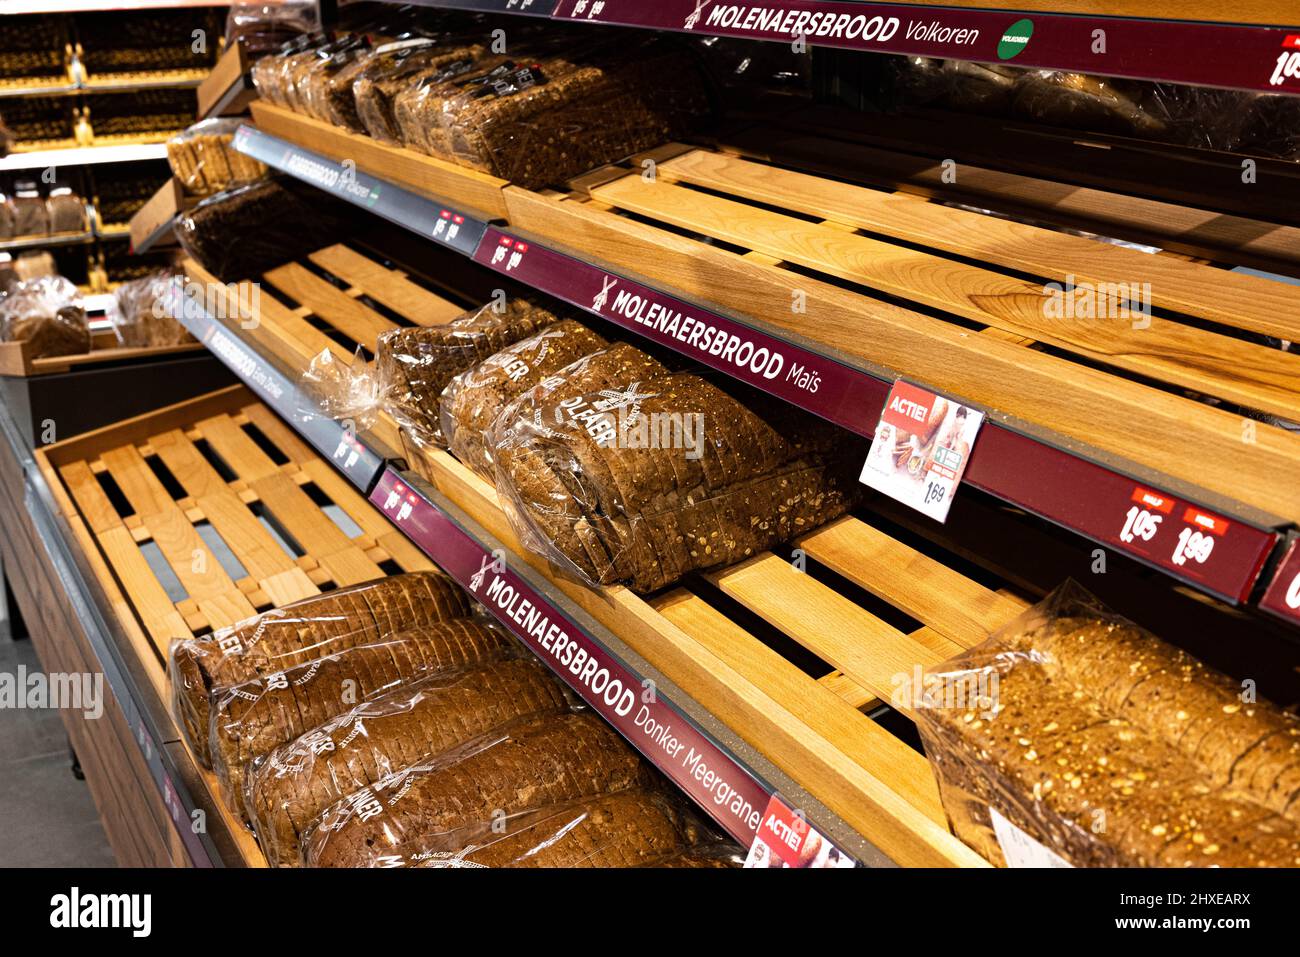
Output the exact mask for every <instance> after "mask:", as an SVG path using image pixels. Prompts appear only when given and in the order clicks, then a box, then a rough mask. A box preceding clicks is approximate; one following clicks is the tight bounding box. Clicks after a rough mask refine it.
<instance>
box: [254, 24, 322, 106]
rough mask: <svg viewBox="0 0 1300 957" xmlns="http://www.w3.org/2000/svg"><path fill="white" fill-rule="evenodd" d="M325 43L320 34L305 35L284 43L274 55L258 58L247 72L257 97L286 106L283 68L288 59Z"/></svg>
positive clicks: (286, 92)
mask: <svg viewBox="0 0 1300 957" xmlns="http://www.w3.org/2000/svg"><path fill="white" fill-rule="evenodd" d="M324 42H325V36H324V34H321V33H313V34H306V35H303V36H300V37H295V38H294V39H291V40H287V41H285V42H284V43H283V44H282V45H281V46H280V48H279V50H277V51H276V52H275V53H272V54H269V55H267V56H263V57H259V58H258V59H257V61H256V62H254V63H253V67H252V69H251V70H250V71H249V73H250V75H251V77H252V80H253V87H254V88H255V89H256V90H257V95H258V96H259V97H261V98H262V99H263V100H266V101H267V102H268V103H274V104H275V105H276V106H287V105H288V90H287V82H288V80H287V77H286V74H285V67H286V66H287V65H288V61H289V58H290V57H293V56H295V55H297V54H299V53H302V52H304V51H306V50H307V49H309V48H311V47H314V46H319V45H320V44H322V43H324Z"/></svg>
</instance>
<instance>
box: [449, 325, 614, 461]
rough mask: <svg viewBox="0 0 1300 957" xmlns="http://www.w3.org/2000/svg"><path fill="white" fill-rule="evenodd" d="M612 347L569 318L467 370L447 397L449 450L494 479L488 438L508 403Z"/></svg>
mask: <svg viewBox="0 0 1300 957" xmlns="http://www.w3.org/2000/svg"><path fill="white" fill-rule="evenodd" d="M606 344H607V343H606V342H605V339H604V338H603V337H601V336H600V335H598V334H596V333H595V332H592V331H591V330H590V329H588V328H587V327H586V326H584V325H583V324H582V323H580V322H575V321H574V320H572V319H564V320H562V321H560V322H557V323H555V324H554V325H551V326H548V327H546V328H545V329H543V330H542V331H541V332H539V333H537V334H536V335H534V336H529V337H528V338H527V339H521V340H520V341H519V342H516V343H515V344H514V345H511V346H507V347H506V348H504V349H502V350H501V351H500V352H498V353H496V354H495V355H492V356H489V357H488V358H487V359H485V360H484V361H483V362H481V363H479V364H478V365H476V366H474V367H473V368H470V369H467V370H465V371H464V372H462V373H461V374H460V375H458V376H456V378H454V379H452V380H451V382H450V383H448V385H447V388H446V389H444V390H443V393H442V398H441V403H440V408H441V410H442V415H441V420H442V434H443V438H445V439H446V441H447V448H449V449H450V450H451V451H452V453H453V454H454V455H455V456H456V457H457V458H458V459H460V460H461V461H462V462H464V463H465V464H466V465H468V466H469V467H470V468H471V469H473V470H474V471H475V472H477V473H478V474H480V475H482V476H484V477H485V478H488V479H491V478H492V455H491V452H490V451H489V449H488V448H487V445H486V443H485V442H484V440H483V434H484V433H485V432H486V431H487V430H488V429H489V428H490V427H491V426H492V423H493V422H494V421H495V420H496V417H497V416H498V415H499V414H500V413H501V410H502V409H503V408H505V406H506V404H507V403H508V402H509V401H510V400H511V399H513V398H514V397H515V396H517V395H519V394H520V393H522V392H524V391H526V390H528V389H531V388H532V387H533V386H535V385H537V383H539V382H541V381H542V380H543V379H545V378H546V377H547V376H549V375H551V374H552V373H554V372H558V371H559V370H560V369H563V368H565V367H566V366H568V365H571V364H572V363H573V362H575V361H577V360H578V359H581V358H582V357H583V356H586V355H590V354H591V353H593V352H595V351H596V350H598V349H600V348H602V347H604V346H605V345H606Z"/></svg>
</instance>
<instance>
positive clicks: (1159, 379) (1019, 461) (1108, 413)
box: [236, 103, 1300, 603]
mask: <svg viewBox="0 0 1300 957" xmlns="http://www.w3.org/2000/svg"><path fill="white" fill-rule="evenodd" d="M254 117H255V119H256V120H257V121H258V123H259V124H260V125H261V126H262V127H269V128H271V129H273V130H274V131H275V133H276V134H277V135H276V136H270V135H268V134H267V133H266V132H263V131H260V130H253V129H251V128H247V127H246V128H245V129H244V130H242V131H241V133H240V134H239V136H238V137H237V141H236V142H237V144H238V148H240V149H241V150H243V151H245V152H247V153H249V154H250V155H253V156H255V157H256V158H258V159H261V160H262V161H263V162H266V163H267V164H268V165H270V166H273V167H275V168H277V169H281V170H283V171H285V172H288V173H290V174H291V175H297V176H299V177H300V178H302V179H304V180H305V181H307V182H314V183H316V184H317V185H321V186H323V187H324V188H327V189H331V191H332V192H334V193H335V195H339V196H341V197H343V198H346V199H350V200H351V201H352V202H354V203H356V204H357V205H360V206H363V207H368V208H372V209H375V211H377V212H380V213H381V215H385V216H386V218H389V219H390V220H392V221H394V222H397V223H399V224H401V225H403V226H405V227H408V228H410V229H411V230H412V231H413V232H415V233H417V234H419V235H422V236H425V237H426V238H428V237H429V236H431V235H432V234H433V230H431V229H430V228H429V227H428V225H427V224H428V223H434V224H437V223H438V222H439V221H440V220H441V219H442V217H443V216H444V215H446V214H448V211H449V210H454V209H456V208H465V206H457V205H456V200H458V199H459V196H458V194H457V193H456V192H455V190H456V189H457V186H458V184H459V183H461V182H464V183H472V184H473V186H474V188H475V189H476V190H478V191H479V195H480V196H481V195H482V190H483V188H484V185H485V184H484V183H483V182H482V180H481V174H479V173H476V172H474V171H469V170H461V169H458V168H457V167H454V166H451V165H450V164H447V163H440V162H439V161H437V160H432V159H429V158H427V157H421V156H418V155H417V154H414V153H412V152H410V151H405V150H395V149H390V148H387V147H379V146H378V145H377V144H373V143H372V142H371V141H370V140H368V139H367V138H365V137H359V136H354V135H351V134H348V133H345V132H342V131H339V130H335V129H333V128H331V127H328V126H326V125H325V124H321V123H317V122H315V121H312V120H308V119H300V118H297V117H295V116H294V115H293V114H292V113H289V112H288V111H285V110H282V109H277V108H275V107H267V106H265V105H263V104H260V103H257V104H254ZM291 140H292V141H291ZM369 149H374V150H380V151H382V155H381V154H380V153H377V152H376V153H367V152H366V150H369ZM390 154H391V155H393V156H400V157H402V158H403V161H404V163H405V164H406V165H405V167H403V168H404V170H405V171H404V172H403V173H402V174H401V179H402V182H403V183H404V184H405V185H403V186H400V187H398V186H395V185H394V184H392V183H388V184H385V183H384V181H383V180H382V179H381V175H383V174H384V173H386V171H387V170H389V169H391V168H392V166H391V164H387V163H385V160H386V159H387V158H388V157H389V155H390ZM642 159H653V160H654V162H655V171H656V172H655V176H654V177H653V178H651V177H647V176H644V175H642V174H643V170H644V167H643V166H642V162H641V160H642ZM345 161H351V164H355V168H353V166H352V165H351V164H345ZM372 164H373V165H372ZM426 168H430V169H434V170H435V171H436V179H433V180H432V187H436V189H435V188H431V185H429V184H425V183H422V182H421V178H420V177H421V173H420V171H421V170H423V169H426ZM305 171H310V175H307V174H306V173H305ZM458 177H459V178H458ZM340 183H345V184H353V185H357V186H359V187H360V188H359V189H357V190H351V189H347V188H340V187H339V186H338V184H340ZM417 184H418V186H417ZM575 185H576V186H577V187H578V188H577V189H575V190H574V191H573V192H571V193H569V194H559V195H556V194H549V195H548V194H541V193H535V192H531V191H527V190H523V189H519V188H517V187H514V186H499V185H498V186H495V187H493V189H494V190H495V192H494V193H493V195H499V196H500V197H501V198H502V200H503V201H504V203H505V206H506V212H507V214H508V217H507V218H508V219H509V222H510V224H511V225H510V227H509V228H508V229H507V228H500V227H494V226H489V225H488V224H487V222H486V221H474V222H470V223H469V225H470V226H472V227H473V230H474V232H477V231H478V230H479V228H480V227H483V229H484V233H483V239H482V241H481V242H480V243H479V246H478V250H477V253H476V254H475V255H476V258H477V260H478V261H479V262H480V263H482V264H484V265H487V266H489V267H491V268H494V269H496V270H497V271H498V272H500V273H502V274H503V275H506V276H510V277H513V278H515V279H517V280H520V281H523V282H525V283H527V284H530V285H534V286H535V287H536V288H539V289H541V290H543V291H546V292H549V293H551V294H553V295H556V296H558V297H559V298H561V299H564V300H565V301H567V302H570V303H572V304H574V305H576V306H579V307H580V308H583V309H585V310H586V311H588V312H590V313H593V314H595V315H599V316H601V317H602V318H606V319H609V320H611V321H613V322H616V323H617V324H619V325H621V326H623V327H624V328H628V329H632V330H634V331H637V332H639V333H640V334H642V335H645V336H646V337H647V338H649V339H652V340H653V341H657V342H660V343H662V344H664V345H667V346H669V347H670V348H675V349H677V350H678V351H681V352H684V353H685V354H687V355H691V356H693V357H694V358H697V359H699V360H701V361H703V362H705V363H706V364H709V365H712V366H714V367H715V368H721V369H723V370H724V371H726V372H727V373H728V374H731V375H733V376H735V377H737V378H740V379H742V380H743V381H747V382H749V383H751V384H753V385H756V386H758V387H759V388H763V389H765V390H766V391H769V392H772V393H773V394H776V395H779V396H781V397H782V398H785V399H787V400H790V401H793V402H795V403H796V404H798V405H800V406H802V407H804V408H806V409H808V410H809V411H812V412H814V413H816V414H819V415H822V416H823V417H825V418H827V419H830V420H831V421H834V422H836V423H838V424H840V425H843V426H845V427H846V428H849V429H851V430H852V431H855V432H857V433H858V434H863V435H870V434H871V432H872V431H873V429H874V425H875V422H876V418H877V416H878V414H879V410H880V407H881V405H882V404H883V400H884V397H885V395H886V393H887V391H888V386H889V383H890V382H892V381H893V380H894V379H895V378H897V377H899V376H900V375H901V376H903V377H906V378H907V379H909V380H911V381H915V382H917V383H918V384H921V385H923V386H925V387H926V388H930V389H932V390H934V391H936V392H938V393H940V394H944V395H949V396H951V397H954V398H957V399H958V400H960V401H963V402H965V403H967V404H970V405H973V406H975V407H979V408H983V409H986V410H987V411H988V416H989V420H988V423H987V424H986V425H985V428H984V431H983V433H982V436H981V439H980V441H979V443H978V444H977V446H976V448H975V450H974V452H973V453H972V457H971V462H970V466H969V470H968V472H967V477H966V481H968V482H969V483H970V484H972V485H973V486H975V487H977V488H981V489H983V490H985V491H987V492H989V493H990V494H992V495H995V496H997V497H999V498H1001V499H1003V500H1004V501H1007V502H1009V503H1012V504H1014V505H1017V506H1019V507H1021V508H1024V509H1026V510H1028V511H1030V512H1032V513H1034V514H1037V515H1039V516H1041V517H1043V518H1045V519H1047V520H1048V521H1051V522H1054V523H1056V524H1059V525H1061V526H1063V527H1066V528H1069V529H1071V530H1072V531H1074V532H1076V533H1078V534H1081V535H1084V536H1085V537H1087V538H1090V539H1092V540H1093V541H1096V542H1098V543H1100V544H1102V545H1105V546H1107V547H1108V548H1112V549H1115V550H1118V551H1120V552H1122V553H1124V554H1126V555H1129V556H1130V557H1133V558H1136V559H1137V560H1139V561H1142V562H1144V563H1146V564H1148V565H1151V566H1152V567H1155V568H1158V569H1160V570H1162V571H1164V572H1165V573H1167V574H1170V575H1173V576H1174V577H1176V578H1178V579H1180V580H1182V581H1184V582H1187V583H1188V584H1191V585H1194V586H1195V587H1197V588H1200V589H1202V590H1204V591H1207V592H1209V593H1211V594H1215V595H1217V596H1219V597H1222V598H1224V599H1226V600H1228V601H1231V602H1234V603H1240V602H1247V601H1250V600H1251V599H1252V598H1253V597H1254V595H1255V591H1256V587H1257V585H1258V584H1259V582H1260V577H1261V574H1262V573H1263V572H1264V570H1265V566H1266V563H1267V561H1268V560H1269V557H1270V555H1271V553H1272V552H1273V551H1274V548H1275V546H1276V544H1277V542H1278V541H1279V538H1280V533H1281V531H1282V530H1283V529H1284V528H1285V527H1287V526H1288V525H1289V524H1290V523H1291V522H1293V521H1294V520H1295V519H1296V517H1298V516H1300V501H1296V500H1295V498H1294V495H1293V494H1292V492H1290V491H1283V490H1282V489H1281V488H1280V487H1279V486H1278V485H1277V483H1276V482H1275V481H1274V478H1273V477H1274V476H1275V475H1276V474H1290V473H1293V472H1294V470H1295V469H1296V468H1297V467H1300V436H1296V435H1295V434H1293V433H1290V432H1287V431H1286V430H1285V429H1282V428H1279V427H1276V426H1274V425H1270V424H1268V422H1267V421H1264V422H1257V421H1256V420H1255V419H1254V418H1251V417H1249V416H1247V415H1244V414H1234V413H1233V412H1231V411H1230V409H1231V407H1232V406H1234V405H1236V406H1240V407H1243V408H1248V409H1250V408H1253V409H1258V408H1261V407H1264V408H1267V409H1269V410H1270V411H1271V412H1272V413H1275V414H1277V415H1279V416H1282V417H1285V418H1291V419H1294V418H1296V414H1297V410H1296V409H1295V408H1294V407H1293V406H1294V396H1295V389H1294V384H1295V382H1296V378H1297V375H1298V374H1300V357H1297V356H1295V355H1293V354H1289V353H1286V352H1283V351H1280V350H1278V349H1273V348H1268V347H1266V346H1264V345H1259V344H1257V341H1258V340H1257V337H1258V336H1261V335H1264V336H1276V337H1279V338H1281V337H1292V338H1293V336H1291V335H1290V332H1291V330H1292V329H1293V324H1292V323H1291V320H1290V316H1291V315H1293V314H1294V308H1295V305H1296V297H1297V295H1300V289H1297V288H1296V287H1291V286H1287V285H1285V284H1282V283H1275V282H1271V281H1268V280H1262V279H1258V278H1255V277H1250V276H1242V275H1239V274H1231V273H1227V272H1225V271H1223V270H1220V269H1216V268H1214V267H1212V266H1209V265H1203V264H1200V263H1193V262H1187V261H1185V260H1183V259H1179V258H1176V257H1172V256H1148V255H1145V254H1142V253H1138V252H1135V251H1132V250H1127V249H1121V248H1118V247H1115V246H1109V245H1105V244H1102V243H1098V242H1095V241H1092V240H1088V239H1084V238H1081V237H1077V236H1071V235H1068V234H1067V233H1064V232H1059V231H1054V230H1049V229H1044V228H1040V227H1036V226H1028V225H1024V224H1021V223H1017V222H1010V221H1006V220H1001V219H996V218H993V217H988V216H982V215H979V214H978V213H975V212H968V211H965V210H958V209H953V208H950V207H946V206H943V205H940V204H937V203H928V202H924V201H922V200H921V199H919V198H917V197H915V196H912V195H905V194H893V193H886V192H882V191H880V190H876V189H867V188H863V187H858V186H855V185H852V184H849V183H843V182H839V181H835V180H830V179H825V178H823V177H820V176H813V175H809V174H807V173H804V172H802V171H800V170H798V169H793V168H787V167H784V166H781V165H778V164H777V163H775V162H772V163H768V162H762V161H759V160H758V159H751V158H747V157H746V156H744V155H738V152H728V151H725V150H718V149H695V148H689V147H674V148H671V149H665V150H661V151H656V152H654V153H652V154H648V155H647V156H646V157H637V158H634V161H633V162H630V163H629V164H628V167H624V168H613V169H607V170H602V171H598V172H597V173H595V174H593V175H591V176H589V177H583V178H581V179H580V180H578V181H575ZM386 194H387V195H390V196H392V203H393V205H392V207H391V209H390V210H389V211H388V212H385V211H384V210H383V208H382V205H383V203H384V202H385V199H384V197H385V195H386ZM449 203H451V204H452V205H451V206H449V205H448V204H449ZM479 208H481V205H480V206H479ZM1190 212H1191V211H1189V213H1190ZM455 215H458V216H459V215H460V214H455ZM469 219H471V220H472V217H469ZM1256 226H1257V227H1259V228H1258V229H1257V230H1256V231H1255V233H1254V234H1253V236H1254V239H1255V240H1257V241H1259V242H1263V241H1266V240H1267V237H1268V235H1269V234H1270V233H1272V232H1273V231H1276V230H1280V229H1284V227H1273V226H1266V225H1265V224H1262V223H1260V224H1256ZM434 228H435V229H436V225H435V227H434ZM462 228H463V226H462ZM918 247H920V248H918ZM461 251H464V250H463V249H462V250H461ZM1063 263H1068V264H1070V265H1069V267H1068V269H1067V267H1066V266H1064V265H1062V264H1063ZM1067 273H1068V275H1067ZM1026 274H1029V275H1036V276H1038V277H1040V279H1047V280H1049V282H1048V283H1047V284H1035V283H1034V282H1032V281H1027V280H1026V279H1024V278H1023V276H1025V275H1026ZM1126 275H1127V276H1129V278H1130V279H1146V280H1148V281H1149V286H1150V287H1151V288H1153V289H1154V290H1155V292H1154V293H1152V294H1151V295H1150V297H1149V299H1148V301H1147V303H1146V304H1145V305H1146V312H1145V313H1143V314H1142V315H1141V316H1140V317H1138V316H1137V314H1136V313H1135V314H1134V316H1135V320H1134V321H1130V320H1129V319H1123V320H1121V321H1109V322H1106V321H1103V322H1068V321H1061V320H1060V319H1053V318H1050V317H1048V316H1047V314H1046V312H1045V311H1044V308H1043V302H1044V296H1045V294H1046V290H1048V289H1050V288H1051V287H1052V281H1055V282H1056V284H1057V288H1061V289H1064V288H1066V286H1067V285H1068V284H1069V283H1082V284H1084V285H1088V284H1092V285H1096V286H1098V287H1104V285H1105V284H1106V283H1110V282H1112V281H1115V280H1119V279H1122V278H1123V277H1124V276H1126ZM795 297H798V307H799V308H793V307H792V303H794V302H795V301H796V299H795ZM1126 314H1127V313H1126ZM1185 314H1189V315H1192V316H1195V317H1196V319H1195V320H1194V321H1193V322H1184V321H1182V318H1181V317H1182V316H1183V315H1185ZM656 316H657V317H659V319H658V320H656V319H655V317H656ZM674 316H677V317H679V320H680V321H678V322H673V323H672V324H671V329H672V332H671V333H670V332H665V329H667V328H670V326H669V325H668V324H669V321H670V320H671V319H672V317H674ZM647 317H649V321H647ZM742 317H743V318H742ZM1137 318H1140V319H1141V321H1136V319H1137ZM684 328H685V329H697V330H700V331H702V330H705V329H707V330H709V331H710V332H711V333H712V332H714V331H719V332H720V334H719V336H718V339H719V340H721V339H729V337H735V341H737V342H738V343H743V344H745V345H746V348H745V350H744V353H745V354H746V355H748V356H750V357H751V358H752V357H753V356H757V355H762V356H765V357H767V358H768V359H770V360H771V363H769V365H763V364H762V363H757V364H755V365H754V367H752V368H751V367H749V366H740V365H738V364H737V363H736V362H734V361H730V360H729V359H728V358H726V357H723V356H719V355H715V354H712V353H711V351H710V350H707V349H705V350H701V349H700V348H699V347H698V345H694V346H692V345H691V344H689V340H688V339H685V338H683V337H682V336H681V334H680V330H681V329H684ZM1252 337H1256V338H1254V339H1252ZM712 338H713V337H712V335H711V336H710V339H712ZM764 349H766V350H767V351H765V352H764V351H763V350H764ZM776 350H779V351H780V353H782V355H781V359H780V360H779V361H780V362H781V370H780V375H779V377H773V376H771V375H769V373H770V371H771V369H770V365H771V364H774V363H775V362H776V361H778V360H775V359H772V356H773V355H775V354H776ZM740 353H741V349H739V348H738V349H737V350H736V355H739V354H740ZM1225 356H1233V357H1234V361H1232V362H1225V361H1224V357H1225ZM796 370H801V371H802V373H803V374H802V375H800V374H798V372H796ZM822 383H827V385H826V386H825V387H822V386H821V384H822ZM1187 391H1195V392H1197V393H1200V394H1205V395H1209V396H1213V397H1215V398H1216V400H1217V402H1218V404H1220V405H1223V406H1226V408H1215V407H1212V406H1210V405H1205V404H1202V403H1200V402H1196V401H1194V400H1192V399H1190V398H1186V397H1184V395H1183V394H1180V393H1183V392H1187ZM1243 436H1248V437H1247V438H1243ZM1134 508H1138V509H1139V510H1143V509H1148V510H1149V509H1151V508H1154V509H1156V511H1157V512H1158V513H1159V514H1160V515H1161V516H1167V518H1163V517H1162V519H1161V521H1160V522H1157V523H1156V525H1155V529H1156V530H1155V533H1154V534H1153V536H1152V538H1151V539H1149V540H1143V539H1141V538H1140V537H1135V536H1132V535H1129V534H1128V533H1127V531H1126V529H1125V525H1126V523H1127V521H1128V515H1129V512H1130V510H1131V509H1134ZM1151 514H1153V515H1154V514H1156V513H1155V512H1153V513H1151ZM1202 525H1203V526H1205V527H1207V528H1211V529H1212V531H1213V532H1215V533H1216V538H1215V544H1214V546H1213V550H1212V552H1211V553H1210V554H1209V555H1207V556H1206V561H1204V562H1199V561H1195V560H1193V561H1187V560H1181V559H1182V556H1181V555H1180V548H1179V542H1180V539H1181V538H1182V537H1184V536H1183V533H1184V531H1185V530H1187V529H1194V528H1196V527H1199V526H1202ZM1219 532H1221V533H1222V534H1217V533H1219Z"/></svg>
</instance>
